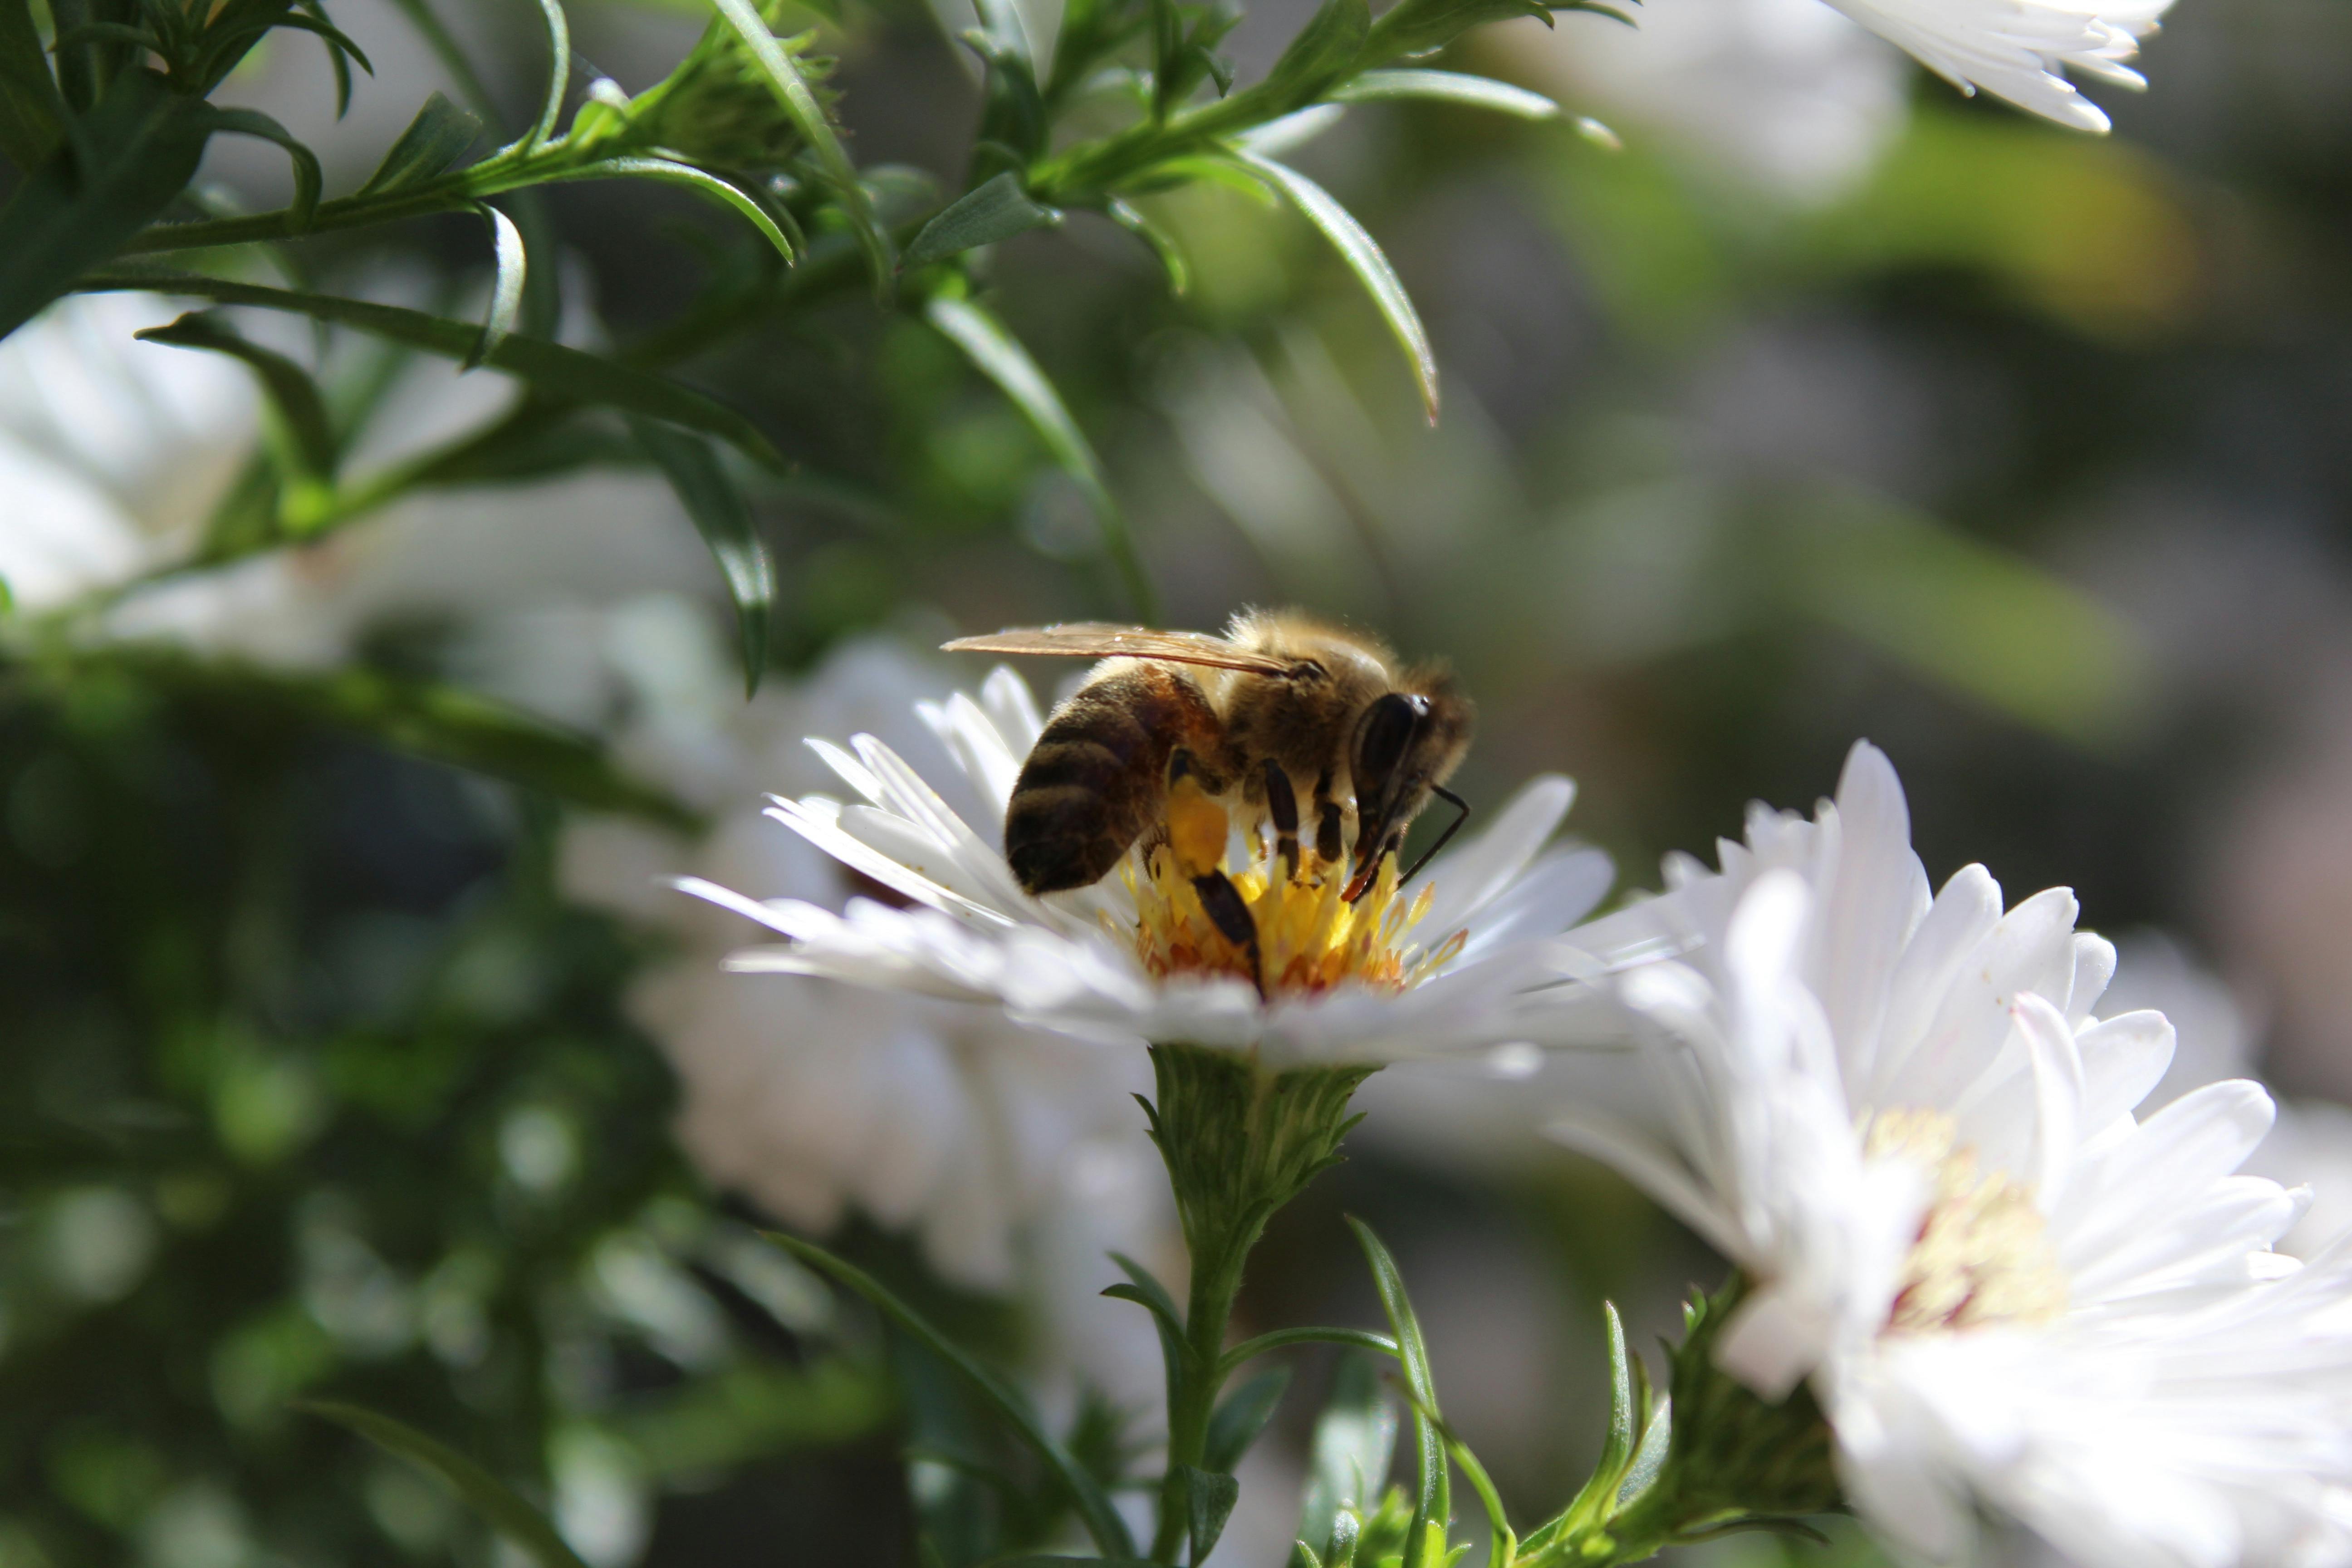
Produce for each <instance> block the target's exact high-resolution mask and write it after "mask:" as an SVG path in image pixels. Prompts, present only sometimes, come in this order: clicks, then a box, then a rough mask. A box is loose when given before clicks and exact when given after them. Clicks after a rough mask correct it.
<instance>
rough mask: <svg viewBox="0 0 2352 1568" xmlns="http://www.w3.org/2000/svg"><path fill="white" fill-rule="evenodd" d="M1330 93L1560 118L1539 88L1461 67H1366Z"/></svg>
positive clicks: (1348, 98) (1350, 99) (1358, 99)
mask: <svg viewBox="0 0 2352 1568" xmlns="http://www.w3.org/2000/svg"><path fill="white" fill-rule="evenodd" d="M1331 97H1332V99H1333V100H1335V101H1337V102H1340V103H1369V102H1374V101H1377V100H1382V99H1392V98H1422V99H1430V100H1435V101H1437V102H1441V103H1460V104H1466V105H1468V106H1469V107H1471V108H1473V109H1491V110H1495V111H1496V113H1498V114H1510V115H1516V116H1517V117H1518V118H1519V119H1521V120H1557V119H1559V104H1557V103H1554V102H1553V101H1552V100H1550V99H1549V98H1546V97H1545V96H1544V95H1543V94H1541V93H1539V92H1529V91H1528V89H1526V88H1523V87H1513V86H1512V85H1511V84H1510V83H1508V82H1504V81H1496V80H1495V79H1493V78H1491V77H1483V76H1468V75H1465V74H1464V73H1463V72H1461V71H1433V70H1377V71H1366V72H1365V73H1364V74H1363V75H1361V76H1360V77H1357V78H1355V79H1353V80H1351V81H1345V82H1342V83H1340V84H1339V86H1338V87H1336V88H1334V89H1331Z"/></svg>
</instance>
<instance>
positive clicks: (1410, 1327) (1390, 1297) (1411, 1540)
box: [1348, 1215, 1453, 1568]
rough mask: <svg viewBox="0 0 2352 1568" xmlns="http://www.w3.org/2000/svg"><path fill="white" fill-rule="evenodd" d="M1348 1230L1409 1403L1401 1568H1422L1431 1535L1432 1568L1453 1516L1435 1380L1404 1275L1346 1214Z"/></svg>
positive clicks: (1366, 1229)
mask: <svg viewBox="0 0 2352 1568" xmlns="http://www.w3.org/2000/svg"><path fill="white" fill-rule="evenodd" d="M1348 1228H1349V1229H1350V1230H1352V1231H1354V1232H1355V1233H1356V1241H1357V1244H1358V1245H1359V1246H1360V1247H1362V1248H1363V1249H1364V1261H1365V1262H1366V1263H1368V1264H1370V1266H1371V1270H1372V1288H1373V1289H1376V1290H1378V1291H1379V1292H1380V1296H1381V1307H1382V1308H1383V1309H1385V1310H1387V1312H1388V1315H1389V1328H1390V1329H1391V1331H1393V1332H1394V1333H1395V1335H1396V1342H1397V1360H1398V1361H1399V1362H1400V1363H1402V1365H1403V1368H1404V1386H1405V1393H1406V1394H1407V1395H1408V1396H1409V1397H1410V1398H1411V1399H1412V1405H1413V1407H1414V1408H1413V1415H1412V1424H1413V1435H1414V1437H1415V1439H1416V1444H1415V1446H1416V1447H1417V1449H1418V1453H1417V1455H1416V1461H1417V1462H1416V1464H1415V1467H1414V1481H1415V1487H1414V1502H1413V1510H1412V1527H1411V1529H1410V1530H1409V1531H1407V1532H1406V1535H1405V1542H1406V1547H1405V1568H1422V1565H1423V1563H1424V1562H1425V1561H1427V1560H1428V1559H1429V1558H1430V1557H1431V1555H1432V1547H1433V1542H1434V1555H1435V1561H1436V1568H1443V1565H1444V1541H1445V1526H1446V1523H1447V1521H1448V1518H1449V1516H1450V1515H1451V1514H1452V1512H1453V1504H1452V1501H1451V1481H1450V1479H1449V1477H1448V1476H1447V1474H1446V1466H1445V1458H1446V1456H1445V1438H1444V1433H1443V1432H1442V1431H1441V1430H1440V1429H1439V1426H1438V1419H1439V1410H1438V1405H1437V1380H1436V1378H1435V1377H1434V1376H1433V1374H1432V1373H1431V1371H1430V1366H1429V1347H1428V1346H1427V1344H1425V1343H1424V1342H1423V1340H1422V1337H1421V1321H1420V1320H1419V1319H1417V1318H1415V1317H1414V1316H1413V1311H1412V1300H1410V1299H1409V1298H1408V1297H1407V1296H1406V1295H1405V1289H1404V1277H1403V1275H1402V1274H1400V1273H1399V1272H1398V1271H1397V1266H1396V1259H1395V1258H1391V1256H1390V1255H1389V1249H1388V1248H1387V1247H1383V1246H1382V1245H1381V1238H1380V1237H1377V1236H1374V1235H1373V1234H1372V1230H1371V1227H1370V1226H1368V1225H1366V1224H1365V1223H1364V1222H1363V1221H1361V1220H1360V1219H1358V1218H1356V1217H1355V1216H1354V1215H1349V1216H1348Z"/></svg>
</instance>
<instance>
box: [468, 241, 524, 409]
mask: <svg viewBox="0 0 2352 1568" xmlns="http://www.w3.org/2000/svg"><path fill="white" fill-rule="evenodd" d="M482 216H484V217H486V218H488V220H489V223H490V244H491V247H492V248H493V250H494V252H495V254H496V257H497V264H498V273H497V276H496V277H495V278H493V279H491V283H490V304H489V309H488V310H487V311H486V312H485V313H484V314H483V317H482V335H481V336H480V337H479V338H478V339H477V340H476V341H475V344H474V352H473V353H470V354H467V356H466V361H465V363H466V368H467V370H471V369H473V368H474V367H475V366H476V365H478V364H480V363H482V362H483V361H485V360H487V359H488V358H489V357H490V356H491V355H492V354H494V353H498V351H499V345H501V344H502V343H504V342H506V341H507V339H509V337H512V336H513V335H514V328H515V314H516V312H517V311H519V310H521V309H522V290H523V282H524V279H526V278H527V277H528V276H529V272H530V254H529V252H528V251H526V250H525V248H524V247H523V243H522V230H520V229H519V228H517V227H516V226H515V224H514V219H512V218H510V217H509V216H507V215H506V214H504V213H502V212H500V211H499V209H498V208H496V207H494V206H492V205H489V204H488V202H485V203H483V204H482Z"/></svg>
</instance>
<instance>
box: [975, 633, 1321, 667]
mask: <svg viewBox="0 0 2352 1568" xmlns="http://www.w3.org/2000/svg"><path fill="white" fill-rule="evenodd" d="M944 647H945V648H946V651H948V652H950V653H1029V654H1046V655H1060V656H1063V657H1066V658H1154V659H1159V660H1161V661H1162V662H1164V663H1168V664H1204V665H1208V666H1210V667H1212V668H1217V669H1245V670H1248V671H1250V672H1251V673H1253V674H1256V675H1286V674H1288V673H1289V672H1290V670H1291V669H1292V668H1293V666H1294V665H1295V663H1296V662H1297V661H1295V660H1292V659H1286V658H1275V657H1273V656H1272V655H1270V654H1263V653H1259V652H1257V651H1256V650H1255V649H1254V648H1246V647H1242V646H1241V645H1240V644H1239V643H1235V642H1228V641H1227V640H1226V639H1224V638H1223V637H1211V636H1209V635H1208V634H1207V633H1206V632H1160V631H1153V630H1152V629H1151V628H1150V627H1149V626H1115V625H1113V624H1112V623H1110V622H1108V621H1072V622H1069V623H1068V624H1066V625H1064V626H1031V627H1026V628H1024V629H1020V630H1015V631H1006V632H998V633H996V634H995V635H994V636H992V637H958V638H957V639H956V640H955V641H953V642H951V643H948V644H945V645H944Z"/></svg>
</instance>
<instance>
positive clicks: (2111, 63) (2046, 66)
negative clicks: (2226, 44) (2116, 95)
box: [1830, 0, 2172, 131]
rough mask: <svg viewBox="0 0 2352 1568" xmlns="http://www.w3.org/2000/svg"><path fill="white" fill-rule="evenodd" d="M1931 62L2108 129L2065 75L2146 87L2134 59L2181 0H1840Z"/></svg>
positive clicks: (2068, 121) (1962, 78)
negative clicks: (2174, 0) (2143, 41)
mask: <svg viewBox="0 0 2352 1568" xmlns="http://www.w3.org/2000/svg"><path fill="white" fill-rule="evenodd" d="M1830 4H1832V5H1834V6H1835V7H1836V8H1837V9H1838V10H1840V11H1843V12H1844V13H1845V14H1846V15H1847V16H1851V17H1853V19H1854V20H1855V21H1857V22H1859V23H1861V24H1862V25H1863V26H1865V27H1867V28H1869V29H1870V30H1871V31H1872V32H1874V33H1876V34H1877V35H1878V36H1879V37H1882V38H1885V39H1886V40H1887V41H1888V42H1889V43H1892V44H1895V45H1897V46H1899V47H1902V48H1903V49H1905V50H1906V51H1907V52H1908V53H1910V54H1911V55H1912V56H1914V57H1915V58H1917V60H1918V61H1919V63H1920V64H1921V65H1924V66H1926V67H1927V68H1928V69H1929V70H1931V71H1934V72H1935V73H1936V74H1937V76H1940V77H1942V78H1943V79H1945V80H1946V81H1948V82H1950V83H1951V84H1952V85H1953V86H1954V87H1957V88H1958V89H1960V90H1961V91H1962V92H1965V93H1969V94H1971V95H1973V94H1974V93H1975V92H1976V90H1977V89H1979V88H1982V89H1984V90H1986V91H1987V92H1990V93H1991V94H1992V95H1993V96H1994V97H1996V98H2005V99H2007V100H2009V101H2010V102H2011V103H2013V104H2015V105H2017V106H2018V107H2019V108H2020V109H2026V110H2032V112H2034V113H2036V114H2039V115H2042V116H2043V117H2044V118H2046V119H2050V120H2054V121H2058V122H2059V123H2060V124H2062V125H2072V126H2074V127H2075V128H2076V129H2078V130H2083V131H2105V130H2106V129H2107V123H2108V122H2107V117H2106V115H2105V113H2103V112H2101V110H2100V109H2099V106H2098V105H2097V104H2095V103H2093V102H2092V101H2091V100H2088V99H2086V98H2084V96H2083V95H2082V94H2081V93H2079V92H2077V91H2076V90H2075V89H2074V84H2073V83H2072V82H2069V81H2068V80H2067V79H2066V77H2065V75H2064V73H2066V72H2070V71H2071V72H2073V73H2074V74H2075V75H2077V76H2086V77H2093V78H2095V79H2099V80H2101V81H2106V82H2113V83H2116V84H2118V85H2120V86H2124V87H2133V88H2139V87H2146V86H2147V79H2146V78H2144V77H2142V76H2141V75H2140V74H2139V72H2137V71H2136V70H2134V69H2132V68H2131V66H2130V65H2129V63H2128V62H2129V61H2131V60H2132V59H2134V58H2137V55H2138V54H2139V41H2140V40H2141V39H2142V38H2144V37H2147V36H2148V35H2149V34H2150V33H2153V32H2155V31H2156V29H2157V24H2158V20H2159V19H2160V18H2161V17H2162V16H2164V13H2165V12H2166V11H2167V10H2168V9H2169V8H2170V6H2171V4H2172V0H1830Z"/></svg>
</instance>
